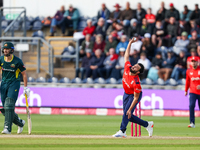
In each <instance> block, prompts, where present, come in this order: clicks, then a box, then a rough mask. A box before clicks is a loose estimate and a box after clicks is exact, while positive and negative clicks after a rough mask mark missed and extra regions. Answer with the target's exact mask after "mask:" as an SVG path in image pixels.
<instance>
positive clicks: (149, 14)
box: [145, 8, 156, 25]
mask: <svg viewBox="0 0 200 150" xmlns="http://www.w3.org/2000/svg"><path fill="white" fill-rule="evenodd" d="M145 18H146V19H147V23H149V24H152V25H154V23H155V21H156V16H155V15H154V14H152V12H151V8H148V9H147V14H146V15H145Z"/></svg>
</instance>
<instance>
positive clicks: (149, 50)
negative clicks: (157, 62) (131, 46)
mask: <svg viewBox="0 0 200 150" xmlns="http://www.w3.org/2000/svg"><path fill="white" fill-rule="evenodd" d="M140 51H141V52H145V53H146V55H147V58H148V59H149V60H150V61H151V60H152V59H153V57H154V56H155V47H154V45H153V44H152V43H151V34H150V33H145V35H144V40H143V44H142V47H141V50H140Z"/></svg>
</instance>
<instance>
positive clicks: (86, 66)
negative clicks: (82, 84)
mask: <svg viewBox="0 0 200 150" xmlns="http://www.w3.org/2000/svg"><path fill="white" fill-rule="evenodd" d="M85 51H86V56H84V57H83V59H82V64H81V68H78V69H76V77H79V72H81V80H83V79H84V78H85V72H86V69H89V67H90V65H89V62H90V60H91V58H92V50H91V49H86V50H85Z"/></svg>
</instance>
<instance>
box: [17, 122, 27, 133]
mask: <svg viewBox="0 0 200 150" xmlns="http://www.w3.org/2000/svg"><path fill="white" fill-rule="evenodd" d="M22 123H23V127H24V125H25V120H22ZM23 127H20V126H18V130H17V134H20V133H22V131H23Z"/></svg>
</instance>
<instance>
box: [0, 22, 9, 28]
mask: <svg viewBox="0 0 200 150" xmlns="http://www.w3.org/2000/svg"><path fill="white" fill-rule="evenodd" d="M8 24H9V23H8V21H7V20H3V21H2V22H1V28H2V29H3V30H4V29H6V28H7V26H8Z"/></svg>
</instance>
